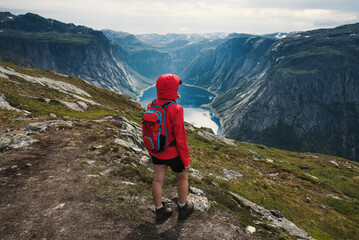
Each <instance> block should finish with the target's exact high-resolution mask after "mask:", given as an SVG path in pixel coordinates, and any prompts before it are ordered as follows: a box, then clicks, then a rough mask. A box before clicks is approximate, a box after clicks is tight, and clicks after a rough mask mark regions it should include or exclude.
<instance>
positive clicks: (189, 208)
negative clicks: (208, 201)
mask: <svg viewBox="0 0 359 240" xmlns="http://www.w3.org/2000/svg"><path fill="white" fill-rule="evenodd" d="M193 210H194V204H193V202H189V201H187V202H186V205H184V206H183V207H179V206H178V211H179V213H178V219H179V220H186V219H187V218H188V217H189V215H191V214H192V213H193Z"/></svg>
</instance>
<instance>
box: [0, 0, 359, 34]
mask: <svg viewBox="0 0 359 240" xmlns="http://www.w3.org/2000/svg"><path fill="white" fill-rule="evenodd" d="M0 8H2V9H12V10H15V11H17V12H20V11H23V12H24V13H25V12H28V11H30V12H34V13H38V14H40V15H42V16H44V17H47V18H54V19H57V20H60V21H63V22H73V23H75V24H81V25H86V26H89V27H92V28H95V29H103V28H110V29H114V30H120V31H127V32H131V33H150V32H157V33H167V32H178V31H179V32H190V31H192V32H199V33H203V32H247V33H257V34H260V33H272V32H289V31H301V30H310V29H314V28H316V27H322V26H325V27H334V26H337V25H339V24H342V23H354V22H356V21H358V16H359V1H358V0H355V1H354V0H342V1H337V0H326V1H323V0H312V1H309V0H301V1H299V0H298V1H294V0H276V1H274V0H256V1H253V0H222V1H217V0H216V1H215V0H202V1H190V0H182V1H178V0H166V1H165V0H132V1H128V0H126V1H123V0H102V1H100V0H77V1H73V0H61V1H58V0H28V1H25V0H1V2H0ZM184 26H185V27H184Z"/></svg>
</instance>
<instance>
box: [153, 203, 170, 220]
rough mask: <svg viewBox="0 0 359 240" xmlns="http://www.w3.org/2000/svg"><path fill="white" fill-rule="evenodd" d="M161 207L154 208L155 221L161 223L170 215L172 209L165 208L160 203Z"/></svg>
mask: <svg viewBox="0 0 359 240" xmlns="http://www.w3.org/2000/svg"><path fill="white" fill-rule="evenodd" d="M162 205H163V207H161V208H160V209H156V223H157V224H162V223H164V222H165V221H166V220H167V219H168V218H169V217H171V216H172V209H171V208H167V207H166V206H165V204H164V203H162Z"/></svg>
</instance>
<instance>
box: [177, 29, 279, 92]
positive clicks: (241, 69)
mask: <svg viewBox="0 0 359 240" xmlns="http://www.w3.org/2000/svg"><path fill="white" fill-rule="evenodd" d="M275 41H276V40H274V39H272V38H269V37H262V36H253V35H243V36H242V35H240V36H238V37H237V36H235V37H234V36H233V35H231V38H229V40H227V41H226V42H224V43H222V44H221V45H220V46H218V47H217V48H215V49H209V50H207V51H202V52H201V53H200V54H199V55H198V56H197V57H196V58H195V59H194V60H193V61H192V62H191V64H189V65H188V67H187V68H186V69H185V70H184V71H183V72H182V74H181V77H182V78H183V79H184V80H185V81H186V83H187V82H188V83H190V84H194V85H198V86H202V87H206V88H209V89H211V90H213V91H216V92H218V93H221V92H224V91H226V90H228V89H233V88H235V87H237V86H238V84H239V83H240V82H242V81H243V80H244V79H246V78H250V77H253V76H257V78H260V77H261V75H263V74H264V73H265V72H266V71H267V70H268V67H269V65H270V62H269V61H268V60H267V59H264V56H265V54H266V53H267V51H268V49H269V48H270V47H271V46H272V44H273V43H274V42H275Z"/></svg>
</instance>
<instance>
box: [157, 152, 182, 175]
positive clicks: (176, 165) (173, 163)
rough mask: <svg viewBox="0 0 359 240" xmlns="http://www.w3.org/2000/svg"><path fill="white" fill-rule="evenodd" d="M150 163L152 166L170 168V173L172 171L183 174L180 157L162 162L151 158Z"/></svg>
mask: <svg viewBox="0 0 359 240" xmlns="http://www.w3.org/2000/svg"><path fill="white" fill-rule="evenodd" d="M151 157H152V163H153V164H154V165H167V166H170V167H171V169H172V171H174V172H175V173H180V172H183V170H184V169H185V167H184V165H183V162H182V161H181V158H180V156H177V157H175V158H172V159H168V160H162V159H159V158H156V157H154V156H152V155H151Z"/></svg>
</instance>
